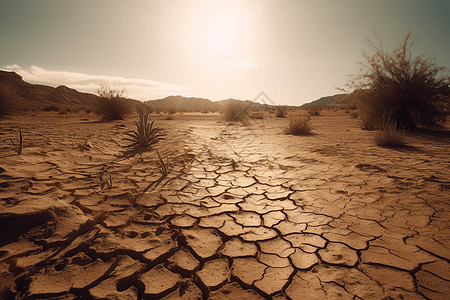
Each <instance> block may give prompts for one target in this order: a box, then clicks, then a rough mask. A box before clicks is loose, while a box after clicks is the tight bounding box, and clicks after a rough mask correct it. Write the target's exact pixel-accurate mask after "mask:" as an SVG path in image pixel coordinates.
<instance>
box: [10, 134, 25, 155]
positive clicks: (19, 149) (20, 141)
mask: <svg viewBox="0 0 450 300" xmlns="http://www.w3.org/2000/svg"><path fill="white" fill-rule="evenodd" d="M10 140H11V143H12V144H13V145H14V146H17V145H16V144H15V143H14V141H13V140H12V139H10ZM22 152H23V136H22V129H20V128H19V147H18V149H17V154H18V155H22Z"/></svg>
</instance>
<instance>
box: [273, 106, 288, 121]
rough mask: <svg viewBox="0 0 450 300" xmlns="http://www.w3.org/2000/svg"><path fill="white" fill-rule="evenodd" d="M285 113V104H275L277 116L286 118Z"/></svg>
mask: <svg viewBox="0 0 450 300" xmlns="http://www.w3.org/2000/svg"><path fill="white" fill-rule="evenodd" d="M286 113H287V106H286V105H279V106H277V110H276V116H277V118H286Z"/></svg>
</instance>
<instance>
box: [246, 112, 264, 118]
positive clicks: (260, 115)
mask: <svg viewBox="0 0 450 300" xmlns="http://www.w3.org/2000/svg"><path fill="white" fill-rule="evenodd" d="M249 117H250V118H252V119H258V120H263V119H264V114H263V113H262V112H260V111H257V112H252V113H250V115H249Z"/></svg>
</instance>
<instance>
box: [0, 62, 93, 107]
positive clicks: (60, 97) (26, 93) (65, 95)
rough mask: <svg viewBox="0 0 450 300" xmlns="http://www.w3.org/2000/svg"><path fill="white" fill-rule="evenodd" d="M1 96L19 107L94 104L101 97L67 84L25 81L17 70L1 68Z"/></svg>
mask: <svg viewBox="0 0 450 300" xmlns="http://www.w3.org/2000/svg"><path fill="white" fill-rule="evenodd" d="M0 97H3V99H5V100H7V101H9V102H10V103H11V102H12V103H13V106H14V107H17V108H21V109H23V108H27V107H28V108H29V109H34V108H41V107H43V106H46V105H51V104H60V105H92V104H94V103H95V101H96V100H97V99H98V98H99V97H98V96H96V95H94V94H89V93H82V92H78V91H77V90H74V89H71V88H68V87H66V86H59V87H57V88H54V87H50V86H45V85H38V84H31V83H28V82H25V81H24V80H23V79H22V77H21V76H20V75H18V74H17V73H15V72H7V71H1V70H0Z"/></svg>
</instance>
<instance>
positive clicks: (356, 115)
mask: <svg viewBox="0 0 450 300" xmlns="http://www.w3.org/2000/svg"><path fill="white" fill-rule="evenodd" d="M350 117H351V118H352V119H358V117H359V113H358V111H357V110H354V111H352V112H351V113H350Z"/></svg>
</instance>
